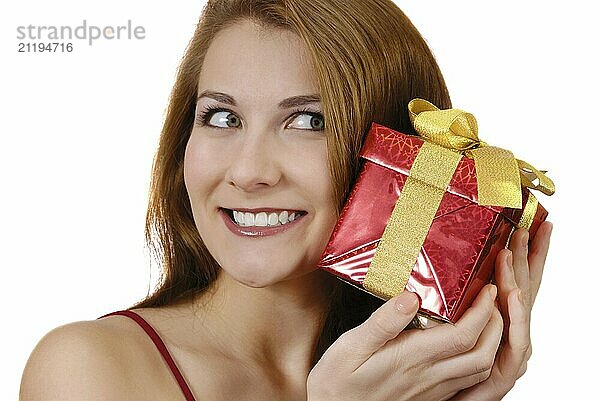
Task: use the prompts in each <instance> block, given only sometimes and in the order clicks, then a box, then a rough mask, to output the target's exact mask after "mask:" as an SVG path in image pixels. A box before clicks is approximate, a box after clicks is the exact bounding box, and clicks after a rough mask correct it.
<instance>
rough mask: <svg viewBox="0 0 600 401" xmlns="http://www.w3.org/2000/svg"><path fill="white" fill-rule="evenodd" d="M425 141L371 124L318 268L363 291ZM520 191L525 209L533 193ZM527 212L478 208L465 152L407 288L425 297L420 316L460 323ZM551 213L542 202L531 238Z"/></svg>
mask: <svg viewBox="0 0 600 401" xmlns="http://www.w3.org/2000/svg"><path fill="white" fill-rule="evenodd" d="M422 144H423V140H422V139H421V138H419V137H417V136H412V135H406V134H403V133H400V132H397V131H394V130H392V129H390V128H387V127H384V126H382V125H379V124H376V123H373V125H372V126H371V129H370V131H369V133H368V134H367V138H366V140H365V143H364V145H363V147H362V149H361V152H360V157H361V158H362V159H363V160H364V165H363V168H362V170H361V173H360V175H359V177H358V179H357V181H356V184H355V186H354V188H353V189H352V192H351V194H350V196H349V197H348V200H347V201H346V204H345V206H344V209H343V210H342V212H341V214H340V217H339V219H338V222H337V224H336V226H335V228H334V230H333V232H332V235H331V238H330V240H329V242H328V244H327V246H326V248H325V250H324V252H323V255H322V258H321V261H320V262H319V264H318V267H320V268H322V269H324V270H326V271H328V272H330V273H332V274H334V275H336V276H337V277H339V278H340V279H342V280H344V281H346V282H348V283H350V284H352V285H354V286H356V287H358V288H360V289H363V290H365V289H364V288H363V285H362V283H363V282H364V279H365V275H366V273H367V270H368V269H369V265H370V263H371V260H372V258H373V255H374V254H375V250H376V248H377V245H378V243H379V240H380V238H381V236H382V234H383V231H384V229H385V226H386V224H387V222H388V220H389V218H390V216H391V214H392V210H393V208H394V205H395V203H396V201H397V199H398V196H399V195H400V193H401V191H402V187H403V186H404V182H405V181H406V178H407V176H408V174H409V172H410V168H411V166H412V163H413V161H414V160H415V157H416V156H417V153H418V151H419V148H420V147H421V145H422ZM434 168H435V166H432V169H434ZM522 193H523V206H522V208H524V207H525V203H526V202H527V198H528V196H529V194H530V193H529V191H528V190H527V189H525V188H523V192H522ZM522 213H523V210H522V209H512V208H503V207H495V206H480V205H478V204H477V180H476V176H475V163H474V161H473V160H472V159H469V158H467V157H462V159H461V161H460V162H459V164H458V167H457V169H456V171H455V173H454V175H453V178H452V180H451V181H450V184H449V186H448V188H447V189H446V193H445V194H444V196H443V198H442V202H441V204H440V206H439V208H438V211H437V213H436V216H435V218H434V220H433V223H432V225H431V227H430V229H429V232H428V234H427V237H426V239H425V242H424V244H423V246H422V247H421V251H420V253H419V256H418V258H417V261H416V263H415V266H414V268H413V270H412V272H411V276H410V278H409V280H408V283H407V286H406V289H407V290H409V291H413V292H416V293H417V294H418V295H419V296H420V297H421V299H422V304H421V309H420V310H419V313H420V314H421V315H424V316H427V317H430V318H432V319H434V320H438V321H444V322H453V323H455V322H456V321H457V320H458V319H459V318H460V316H461V315H462V314H463V313H464V311H465V310H466V309H467V308H468V307H469V306H470V305H471V303H472V301H473V300H474V298H475V297H476V296H477V294H478V293H479V291H480V290H481V288H482V287H483V286H484V285H485V284H487V283H489V282H490V281H491V279H492V276H493V271H494V264H495V260H496V256H497V254H498V252H499V251H500V250H501V249H503V248H505V246H506V244H507V242H508V239H509V237H510V235H511V234H512V231H513V230H514V229H515V227H516V225H517V224H518V222H519V219H520V218H521V215H522ZM547 215H548V213H547V211H546V210H545V209H544V208H543V207H542V206H541V204H538V207H537V211H536V214H535V217H534V221H533V223H532V225H531V227H530V228H529V232H530V237H531V238H532V237H533V236H534V235H535V232H536V231H537V228H538V227H539V225H540V224H541V222H543V221H544V220H545V219H546V216H547ZM401 240H402V239H401V238H400V239H398V241H401ZM365 291H366V290H365Z"/></svg>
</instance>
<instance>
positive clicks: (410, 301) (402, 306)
mask: <svg viewBox="0 0 600 401" xmlns="http://www.w3.org/2000/svg"><path fill="white" fill-rule="evenodd" d="M413 294H414V295H416V297H411V296H410V295H408V294H407V295H402V296H400V297H398V299H396V302H395V305H396V309H397V310H398V311H399V312H402V313H406V312H411V313H412V312H413V311H414V308H415V306H416V304H417V302H418V303H419V307H421V297H420V296H419V294H417V293H414V292H413Z"/></svg>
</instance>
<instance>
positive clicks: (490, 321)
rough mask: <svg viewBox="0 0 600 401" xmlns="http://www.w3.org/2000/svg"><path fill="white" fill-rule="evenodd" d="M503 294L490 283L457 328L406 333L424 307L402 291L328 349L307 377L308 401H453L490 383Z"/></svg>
mask: <svg viewBox="0 0 600 401" xmlns="http://www.w3.org/2000/svg"><path fill="white" fill-rule="evenodd" d="M496 292H497V290H496V287H495V286H494V285H486V286H485V287H484V288H483V289H482V290H481V292H480V293H479V295H478V296H477V298H476V300H475V301H474V303H473V305H472V306H471V308H469V309H468V310H467V311H466V312H465V313H464V315H463V316H462V317H461V319H460V320H459V321H458V322H457V323H456V325H451V324H443V325H439V326H436V327H433V328H430V329H427V330H418V329H416V330H406V331H402V330H403V329H404V328H405V327H406V326H407V325H408V324H409V323H410V321H411V320H412V318H413V316H414V315H415V313H416V312H417V309H418V307H419V301H418V298H417V296H416V295H415V294H413V293H411V292H408V291H404V292H402V293H401V294H399V295H398V296H396V297H394V298H392V299H390V300H389V301H387V302H386V303H385V304H383V305H382V306H381V307H380V308H379V309H377V310H376V311H375V312H373V314H372V315H371V316H370V317H369V319H367V320H366V321H365V322H364V323H362V324H361V325H359V326H357V327H355V328H354V329H352V330H349V331H347V332H346V333H344V334H342V335H341V336H340V337H339V338H338V339H337V340H336V341H335V342H334V343H333V344H332V345H331V346H330V347H329V348H328V349H327V351H326V352H325V353H324V354H323V356H322V357H321V359H320V360H319V362H318V363H317V364H316V365H315V366H314V368H313V369H312V370H311V372H310V374H309V376H308V380H307V395H308V400H309V401H329V400H336V401H337V400H344V401H352V400H360V401H364V400H370V401H371V400H373V401H378V400H394V401H400V400H435V401H437V400H447V399H449V398H450V397H452V396H453V395H455V394H456V393H457V392H458V391H460V390H462V389H464V388H467V387H471V386H473V385H475V384H477V383H480V382H482V381H484V380H485V379H487V378H488V377H489V375H490V373H491V368H492V365H493V363H494V357H495V355H496V352H497V350H498V346H499V343H500V340H501V337H502V326H503V324H502V317H501V315H500V312H499V311H498V309H497V308H496V307H495V299H496Z"/></svg>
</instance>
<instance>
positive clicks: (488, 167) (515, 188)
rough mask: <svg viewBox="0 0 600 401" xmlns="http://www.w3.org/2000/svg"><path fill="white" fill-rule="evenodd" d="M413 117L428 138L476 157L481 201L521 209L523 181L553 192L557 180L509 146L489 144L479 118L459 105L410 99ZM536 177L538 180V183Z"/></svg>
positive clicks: (422, 134) (527, 184) (478, 190)
mask: <svg viewBox="0 0 600 401" xmlns="http://www.w3.org/2000/svg"><path fill="white" fill-rule="evenodd" d="M408 112H409V116H410V121H411V122H412V124H413V126H414V127H415V130H416V131H417V132H418V133H419V135H421V136H422V137H423V139H425V140H426V141H429V142H432V143H435V144H436V145H439V146H443V147H445V148H446V149H450V150H453V151H456V152H459V153H461V154H464V155H465V156H467V157H470V158H472V159H473V160H474V161H475V170H476V175H477V192H478V194H477V195H478V203H479V204H480V205H494V206H503V207H511V208H515V209H520V208H521V205H522V199H521V185H523V186H526V187H528V188H531V189H536V190H538V191H541V192H542V193H544V194H546V195H552V194H553V193H554V190H555V188H554V183H553V182H552V180H551V179H550V178H548V177H547V176H546V174H545V171H540V170H538V169H536V168H535V167H533V166H532V165H531V164H529V163H527V162H524V161H523V160H518V159H515V157H514V156H513V154H512V152H510V151H509V150H506V149H502V148H497V147H494V146H489V145H488V144H487V143H485V142H483V141H482V140H480V139H479V137H478V135H477V120H475V117H474V116H473V115H472V114H471V113H467V112H465V111H462V110H460V109H447V110H440V109H438V108H437V107H436V106H434V105H433V104H431V103H429V102H428V101H427V100H423V99H413V100H411V101H410V102H409V103H408ZM536 181H537V183H535V182H536Z"/></svg>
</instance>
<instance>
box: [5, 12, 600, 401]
mask: <svg viewBox="0 0 600 401" xmlns="http://www.w3.org/2000/svg"><path fill="white" fill-rule="evenodd" d="M203 3H204V2H202V1H178V2H168V3H167V2H156V3H155V2H145V1H140V0H136V1H129V2H123V1H119V2H117V1H115V0H106V1H102V2H82V1H77V2H76V1H66V0H60V1H57V0H55V1H51V2H45V1H41V0H38V1H32V0H29V1H20V2H12V5H11V8H10V9H7V5H6V2H3V3H2V6H0V7H1V12H0V44H1V47H0V58H1V61H0V66H1V67H0V68H1V71H2V73H1V74H0V102H1V103H0V107H1V108H0V115H1V119H0V184H1V191H2V192H1V193H2V195H1V196H0V227H1V230H0V252H1V254H0V267H1V269H2V270H1V271H2V281H1V287H2V291H0V304H1V305H2V306H3V309H2V331H1V336H2V338H1V340H2V347H3V351H2V360H3V364H2V365H3V368H4V369H3V372H2V375H1V380H2V383H1V384H0V399H3V400H4V399H5V400H9V399H16V398H17V397H18V387H19V381H20V377H21V373H22V370H23V367H24V366H25V362H26V360H27V357H28V356H29V353H30V352H31V350H32V349H33V348H34V346H35V345H36V343H37V342H38V341H39V339H40V338H41V337H42V336H43V335H44V334H45V333H47V332H48V331H49V330H51V329H52V328H54V327H57V326H60V325H63V324H66V323H68V322H72V321H78V320H92V319H95V318H96V317H99V316H100V315H102V314H105V313H108V312H111V311H114V310H117V309H122V308H125V307H128V306H129V305H131V304H132V303H134V302H135V301H137V300H139V299H141V298H142V297H143V296H144V295H145V294H146V293H147V291H148V290H149V289H150V288H152V287H153V283H154V281H155V280H156V276H157V271H156V268H157V267H156V266H155V265H151V263H150V257H149V256H148V253H147V251H146V250H145V248H144V238H143V226H144V218H145V208H146V202H147V194H148V185H149V177H150V168H151V163H152V157H153V155H154V151H155V149H156V146H157V143H158V136H159V132H160V129H161V124H162V120H163V118H164V112H165V107H166V105H167V100H168V95H169V92H170V90H171V86H172V84H173V81H174V77H175V72H176V68H177V65H178V63H179V61H180V58H181V56H182V55H183V51H184V49H185V47H186V45H187V42H188V40H189V39H190V37H191V35H192V33H193V30H194V27H195V24H196V22H197V18H198V16H199V15H200V12H201V10H202V6H203ZM397 3H398V4H399V5H400V7H401V8H402V9H403V10H404V11H405V13H406V14H407V15H408V16H409V18H411V19H412V21H413V23H414V24H415V25H416V27H417V28H418V29H419V30H420V32H421V33H422V34H423V36H424V37H425V38H426V40H427V42H428V43H429V45H430V46H431V48H432V50H433V52H434V54H435V56H436V57H437V59H438V62H439V64H440V67H441V69H442V72H443V73H444V76H445V77H446V80H447V84H448V87H449V89H450V93H451V96H452V100H453V104H454V106H455V107H458V108H462V109H465V110H468V111H470V112H472V113H473V114H474V115H475V116H476V117H477V120H478V122H479V128H480V134H481V137H482V138H483V139H484V140H486V141H487V142H490V143H493V144H495V145H497V146H501V147H505V148H510V149H511V150H513V151H514V153H515V154H516V155H517V157H520V158H522V159H524V160H527V161H529V162H530V163H532V164H533V165H535V166H537V167H538V168H544V169H548V170H549V171H550V172H549V175H550V176H551V177H552V178H553V179H554V181H555V183H556V185H557V189H558V191H557V194H556V195H555V196H553V197H551V198H548V197H545V196H543V195H540V196H539V197H538V198H539V199H540V200H541V202H542V203H543V204H544V205H545V206H546V207H547V209H548V210H549V211H550V213H551V216H550V218H549V219H550V220H551V221H553V222H554V224H555V227H554V228H555V229H554V233H553V239H552V248H551V252H550V254H549V257H548V261H547V264H546V272H545V275H544V281H543V285H542V288H541V290H540V293H539V296H538V301H537V304H536V307H535V309H534V312H535V313H534V320H533V323H532V324H533V327H532V338H533V345H534V353H533V356H532V358H531V360H530V363H529V370H528V372H527V374H526V375H525V376H524V377H523V378H522V379H521V380H520V381H519V382H518V383H517V385H516V386H515V388H514V389H513V390H512V391H511V393H510V395H509V396H507V397H506V398H505V399H508V400H526V399H548V400H558V399H563V398H567V397H568V398H569V399H590V398H591V397H593V394H595V393H596V392H595V388H596V386H595V385H594V384H595V382H596V381H597V379H596V377H595V375H594V374H593V373H592V370H591V369H592V366H594V365H595V362H597V360H598V358H599V357H600V354H599V351H598V347H597V338H598V337H597V334H596V331H595V329H594V328H595V327H597V326H598V325H597V319H598V316H597V311H596V309H595V307H596V305H597V304H598V301H597V299H598V294H597V293H598V291H597V290H596V289H597V288H598V282H599V280H600V274H599V273H598V271H599V269H598V268H599V267H600V266H599V263H598V259H597V257H596V252H597V248H596V238H597V234H596V232H597V228H596V227H597V226H598V224H599V223H600V221H599V219H598V217H597V213H598V211H597V210H596V209H595V206H596V203H597V199H596V196H597V195H598V190H597V185H598V184H597V180H596V179H594V178H595V177H592V171H594V170H595V163H594V162H597V160H595V159H597V157H598V146H599V141H598V139H597V138H598V134H599V132H598V131H599V130H598V128H597V123H596V121H595V120H596V119H597V114H598V102H597V99H598V93H599V90H600V85H599V83H598V71H599V70H600V65H599V64H598V61H597V59H595V58H593V57H592V53H596V52H597V43H595V42H596V40H595V39H594V38H598V37H600V32H599V30H598V28H597V26H598V25H597V22H596V17H597V13H595V12H594V11H593V10H592V8H591V7H592V6H591V5H590V4H592V2H584V1H571V2H565V1H563V2H549V1H548V2H542V1H539V2H538V1H528V2H523V1H514V0H510V1H504V2H502V3H497V5H496V4H491V3H490V2H480V1H466V0H458V1H453V2H442V1H433V0H419V1H416V0H414V1H397ZM83 19H86V20H87V22H88V25H89V24H94V25H98V26H105V25H121V24H126V23H127V20H128V19H131V20H132V23H133V25H134V26H135V25H141V26H144V28H145V30H146V39H144V40H131V41H130V40H120V41H107V40H103V41H97V42H96V43H95V44H94V45H93V46H91V47H90V46H87V44H84V43H83V42H79V41H76V42H75V44H76V49H75V50H74V51H73V52H72V53H63V54H61V53H56V54H48V53H43V54H39V53H32V54H23V53H21V54H19V53H17V43H18V40H17V39H16V27H17V26H19V25H25V26H27V25H29V24H33V25H57V26H60V25H70V26H77V25H81V23H82V21H83ZM594 172H595V171H594ZM201 396H202V395H201V394H199V397H201Z"/></svg>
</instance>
